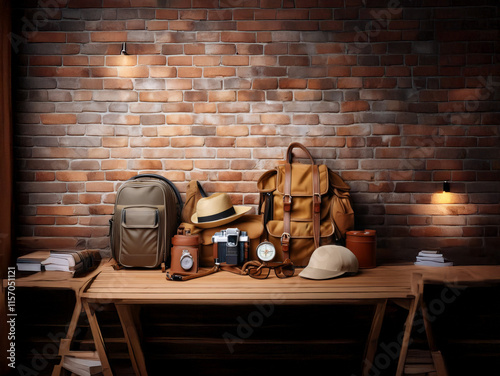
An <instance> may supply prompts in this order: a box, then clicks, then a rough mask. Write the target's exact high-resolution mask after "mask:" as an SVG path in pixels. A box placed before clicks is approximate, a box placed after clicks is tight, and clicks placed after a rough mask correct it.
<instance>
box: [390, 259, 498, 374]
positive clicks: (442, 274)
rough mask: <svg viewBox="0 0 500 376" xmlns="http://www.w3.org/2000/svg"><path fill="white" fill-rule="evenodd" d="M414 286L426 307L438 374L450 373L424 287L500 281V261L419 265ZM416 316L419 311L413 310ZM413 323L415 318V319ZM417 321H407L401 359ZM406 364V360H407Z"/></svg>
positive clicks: (446, 298)
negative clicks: (441, 349) (439, 345)
mask: <svg viewBox="0 0 500 376" xmlns="http://www.w3.org/2000/svg"><path fill="white" fill-rule="evenodd" d="M413 282H414V286H413V290H414V291H416V292H417V305H416V307H419V308H421V310H422V319H423V323H424V326H425V333H426V336H427V342H428V344H429V350H430V352H431V356H432V361H433V363H434V369H435V374H436V375H437V376H447V375H448V371H447V369H446V365H445V362H444V359H443V356H442V354H441V351H440V350H439V348H438V346H437V344H436V341H435V339H434V335H433V330H432V325H431V322H430V320H429V317H430V316H429V308H428V307H427V304H426V302H425V300H424V299H423V295H424V288H425V286H426V285H430V284H434V285H444V286H448V287H451V288H452V289H459V288H464V287H469V286H485V285H486V286H488V285H491V284H498V283H500V266H498V265H483V266H479V265H477V266H451V267H441V268H439V267H438V268H436V267H419V268H417V267H415V271H414V277H413ZM451 295H452V298H451V299H450V297H449V296H441V299H442V302H441V303H442V304H446V303H447V301H449V300H450V301H452V300H453V294H451ZM410 315H412V316H413V317H414V315H415V312H413V313H411V312H410ZM411 322H412V323H413V318H412V319H411ZM412 326H413V325H407V327H406V331H405V339H406V338H407V342H406V343H404V344H403V346H402V348H401V353H400V361H401V360H404V359H406V355H407V351H408V341H409V339H410V335H411V327H412ZM403 365H404V364H403Z"/></svg>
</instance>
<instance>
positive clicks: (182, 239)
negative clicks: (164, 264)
mask: <svg viewBox="0 0 500 376" xmlns="http://www.w3.org/2000/svg"><path fill="white" fill-rule="evenodd" d="M170 260H171V261H170V274H172V275H191V274H195V273H198V265H199V260H200V237H199V236H198V235H191V233H190V231H189V230H185V229H184V228H183V227H179V229H178V232H177V235H175V236H174V237H172V250H171V259H170Z"/></svg>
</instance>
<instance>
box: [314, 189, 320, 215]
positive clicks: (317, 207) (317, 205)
mask: <svg viewBox="0 0 500 376" xmlns="http://www.w3.org/2000/svg"><path fill="white" fill-rule="evenodd" d="M313 205H314V212H315V213H319V212H320V211H321V195H320V194H319V193H315V194H314V195H313Z"/></svg>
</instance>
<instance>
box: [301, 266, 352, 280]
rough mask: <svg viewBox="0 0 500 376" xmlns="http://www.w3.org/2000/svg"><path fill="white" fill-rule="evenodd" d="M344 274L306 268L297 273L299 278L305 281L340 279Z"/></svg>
mask: <svg viewBox="0 0 500 376" xmlns="http://www.w3.org/2000/svg"><path fill="white" fill-rule="evenodd" d="M345 273H346V272H341V271H331V270H325V269H318V268H312V267H309V266H307V267H305V268H304V270H302V271H301V272H300V273H299V276H300V277H302V278H307V279H330V278H336V277H340V276H342V275H344V274H345Z"/></svg>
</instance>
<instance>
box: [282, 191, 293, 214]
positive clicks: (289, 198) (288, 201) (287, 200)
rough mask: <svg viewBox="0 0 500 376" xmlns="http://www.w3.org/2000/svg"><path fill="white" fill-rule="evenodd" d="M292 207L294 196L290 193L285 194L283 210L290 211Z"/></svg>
mask: <svg viewBox="0 0 500 376" xmlns="http://www.w3.org/2000/svg"><path fill="white" fill-rule="evenodd" d="M291 208H292V196H291V195H288V194H284V195H283V210H285V211H286V212H289V211H290V210H291Z"/></svg>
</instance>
